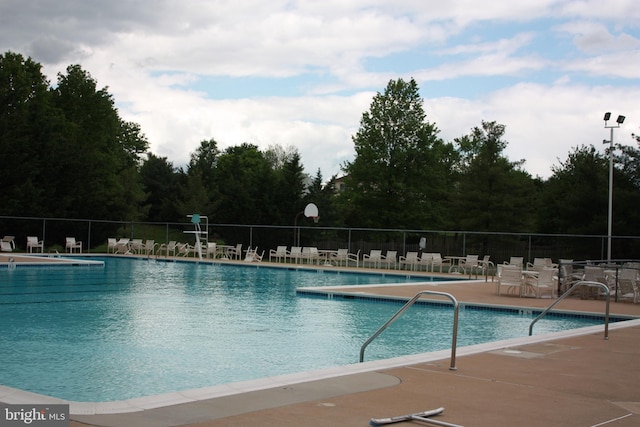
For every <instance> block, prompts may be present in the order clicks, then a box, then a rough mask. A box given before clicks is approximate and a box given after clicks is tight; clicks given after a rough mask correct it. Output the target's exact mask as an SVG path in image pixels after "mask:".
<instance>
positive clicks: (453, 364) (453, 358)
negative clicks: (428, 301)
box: [360, 291, 459, 371]
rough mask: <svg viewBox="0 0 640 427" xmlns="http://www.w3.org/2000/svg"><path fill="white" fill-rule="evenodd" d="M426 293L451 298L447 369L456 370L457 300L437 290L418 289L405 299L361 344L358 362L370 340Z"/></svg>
mask: <svg viewBox="0 0 640 427" xmlns="http://www.w3.org/2000/svg"><path fill="white" fill-rule="evenodd" d="M427 294H428V295H442V296H445V297H447V298H449V299H450V300H451V302H452V303H453V338H452V342H451V366H450V367H449V369H450V370H452V371H455V370H456V343H457V341H458V311H459V304H458V301H457V300H456V299H455V297H454V296H453V295H451V294H448V293H446V292H438V291H420V292H418V293H417V294H416V295H415V296H414V297H413V298H411V299H410V300H409V301H407V303H406V304H405V305H403V306H402V308H401V309H400V310H398V311H397V312H396V314H394V315H393V316H391V318H390V319H389V320H387V322H386V323H385V324H384V325H382V326H381V327H380V329H378V330H377V331H376V332H375V333H374V334H373V335H371V337H370V338H369V339H368V340H367V341H366V342H365V343H364V344H362V347H360V362H363V361H364V350H365V349H366V348H367V346H368V345H369V344H371V342H372V341H373V340H374V339H376V338H377V337H378V335H380V334H381V333H382V332H384V330H385V329H387V327H389V325H391V324H392V323H393V322H395V321H396V319H397V318H398V317H400V315H402V313H404V312H405V311H407V310H408V309H409V307H411V306H412V305H413V304H414V303H415V302H416V301H417V300H418V299H420V297H421V296H422V295H427Z"/></svg>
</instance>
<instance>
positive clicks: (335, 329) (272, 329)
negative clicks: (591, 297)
mask: <svg viewBox="0 0 640 427" xmlns="http://www.w3.org/2000/svg"><path fill="white" fill-rule="evenodd" d="M417 280H419V281H425V279H424V278H417V277H413V278H412V277H406V276H395V275H386V276H381V275H374V274H351V273H340V274H337V273H329V272H317V271H304V270H298V269H283V268H264V267H260V268H257V267H255V266H254V265H252V266H246V267H244V266H234V265H220V264H194V263H183V262H161V261H154V260H139V259H138V260H136V259H119V258H107V259H105V266H104V267H103V268H98V267H75V268H67V267H53V268H22V269H20V268H18V269H15V270H4V271H2V270H0V333H1V334H2V337H3V339H2V340H0V360H2V361H3V363H2V364H1V365H0V384H3V385H6V386H9V387H15V388H20V389H23V390H28V391H32V392H36V393H40V394H46V395H50V396H55V397H59V398H62V399H66V400H72V401H98V402H100V401H110V400H123V399H129V398H134V397H140V396H147V395H154V394H160V393H165V392H170V391H176V390H184V389H191V388H197V387H205V386H211V385H216V384H225V383H228V382H234V381H242V380H249V379H255V378H261V377H266V376H273V375H280V374H286V373H293V372H300V371H305V370H310V369H317V368H323V367H329V366H337V365H345V364H350V363H356V362H357V361H358V355H359V349H360V346H361V345H362V343H363V342H364V341H365V340H366V339H367V338H368V337H369V336H370V335H371V334H372V333H373V332H374V331H375V330H376V329H377V328H378V327H379V326H380V325H381V324H382V323H384V321H386V320H387V319H388V318H389V317H390V316H391V315H392V314H393V313H394V312H395V311H397V310H398V308H399V305H398V304H397V303H383V302H380V301H369V300H344V299H320V298H311V297H304V296H296V294H295V289H296V288H297V287H303V286H304V287H312V286H331V285H365V284H376V283H393V282H395V283H398V282H406V281H417ZM452 316H453V311H452V310H451V308H448V307H439V306H429V307H423V308H417V309H415V310H414V309H411V310H409V311H408V312H407V313H406V314H405V316H403V317H402V318H401V319H400V320H398V321H397V322H396V323H394V324H393V325H392V326H391V327H390V328H389V329H388V330H387V331H386V332H385V333H384V334H383V335H381V336H380V337H379V338H378V339H377V340H376V341H375V342H374V343H372V344H371V345H370V346H369V348H368V349H367V360H375V359H383V358H389V357H395V356H400V355H403V354H412V353H422V352H427V351H435V350H440V349H446V348H449V346H450V343H451V326H450V325H451V319H452ZM531 319H532V315H531V314H528V313H512V312H489V311H478V310H468V309H467V310H463V311H461V313H460V329H459V332H458V344H459V345H460V346H462V345H468V344H474V343H478V342H487V341H495V340H499V339H506V338H512V337H517V336H526V335H527V334H528V325H529V323H530V322H531ZM601 323H602V320H598V319H589V318H582V319H579V318H562V319H550V318H549V319H543V320H542V321H540V322H539V323H538V324H537V325H536V334H538V333H544V332H548V331H555V330H564V329H568V328H576V327H582V326H590V325H594V324H601ZM425 324H428V325H430V326H429V328H424V327H423V325H425ZM440 324H442V325H443V326H442V327H440V326H438V325H440ZM489 326H501V327H500V328H494V327H489Z"/></svg>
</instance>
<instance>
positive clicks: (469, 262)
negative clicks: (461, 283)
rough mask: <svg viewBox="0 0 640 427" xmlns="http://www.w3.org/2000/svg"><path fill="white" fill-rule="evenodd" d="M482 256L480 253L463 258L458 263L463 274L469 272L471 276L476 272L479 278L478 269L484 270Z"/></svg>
mask: <svg viewBox="0 0 640 427" xmlns="http://www.w3.org/2000/svg"><path fill="white" fill-rule="evenodd" d="M479 258H480V257H479V256H478V255H467V257H466V258H463V259H461V260H460V262H459V263H458V268H459V269H460V270H461V272H462V273H463V274H469V278H471V275H472V274H473V273H474V272H475V273H476V279H477V278H478V270H482V267H481V266H480V259H479Z"/></svg>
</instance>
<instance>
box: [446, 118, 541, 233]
mask: <svg viewBox="0 0 640 427" xmlns="http://www.w3.org/2000/svg"><path fill="white" fill-rule="evenodd" d="M504 133H505V126H504V125H500V124H497V123H496V122H484V121H483V122H482V127H475V128H473V129H472V131H471V133H470V134H469V135H465V136H463V137H461V138H457V139H456V140H455V143H456V145H457V147H458V152H459V153H460V161H459V164H458V167H457V168H456V171H457V173H458V180H457V184H456V186H455V187H454V190H453V192H452V196H453V197H452V198H451V199H450V200H451V207H452V217H453V218H454V219H455V222H456V223H455V224H454V225H453V226H454V227H455V228H456V229H460V230H473V231H514V232H531V231H533V224H534V222H533V218H534V215H533V214H532V212H533V210H534V209H535V206H536V193H537V192H536V187H535V185H534V180H533V179H532V178H531V176H530V175H529V174H528V173H527V172H525V171H524V170H522V165H523V163H524V161H523V160H520V161H516V162H512V161H510V160H509V159H508V158H507V157H506V156H505V155H504V154H503V152H504V150H505V148H506V147H507V142H506V141H504V140H503V137H504Z"/></svg>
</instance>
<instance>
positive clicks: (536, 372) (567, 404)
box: [0, 263, 640, 427]
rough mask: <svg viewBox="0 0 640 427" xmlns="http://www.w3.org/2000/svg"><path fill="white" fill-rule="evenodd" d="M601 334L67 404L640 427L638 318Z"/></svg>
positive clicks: (465, 285) (462, 296)
mask: <svg viewBox="0 0 640 427" xmlns="http://www.w3.org/2000/svg"><path fill="white" fill-rule="evenodd" d="M263 264H264V265H270V264H269V263H263ZM329 268H331V267H329ZM333 268H335V267H333ZM358 271H362V269H359V270H358ZM371 271H375V270H371ZM412 275H413V273H412ZM337 289H340V290H342V291H345V292H347V291H348V292H353V293H354V295H361V294H363V293H366V294H373V295H384V296H392V297H406V298H408V297H412V296H413V295H415V294H416V293H417V292H418V291H421V290H437V291H441V292H448V293H451V294H452V295H454V296H455V297H456V298H457V299H458V301H459V302H461V303H474V304H488V305H499V306H508V307H522V308H525V309H527V308H544V307H547V306H548V305H549V304H550V303H551V300H549V299H530V298H517V297H510V296H497V295H496V293H495V284H494V283H492V282H491V281H489V282H485V281H484V280H478V281H472V282H441V283H430V282H425V283H421V284H410V285H393V286H367V287H365V286H359V287H358V288H357V289H356V290H354V289H348V288H336V290H337ZM432 298H434V299H441V298H440V297H432ZM604 308H605V303H604V301H595V300H581V299H579V298H569V299H567V300H564V301H562V302H561V303H560V304H559V305H558V306H557V310H563V311H564V310H567V311H579V312H589V313H596V314H601V313H603V312H604ZM610 311H611V314H612V315H613V314H620V315H629V316H639V317H640V304H631V303H621V302H618V303H616V302H612V303H611V310H610ZM603 337H604V327H603V326H602V327H591V328H585V329H584V330H581V332H579V333H576V332H571V333H560V334H554V335H553V338H552V339H550V338H549V337H547V336H535V329H534V336H533V337H530V338H529V337H525V338H521V339H516V340H509V341H508V342H501V343H493V344H487V345H481V346H473V348H469V347H464V348H460V347H459V348H458V352H457V353H458V357H457V360H456V367H457V370H455V371H454V370H450V369H449V365H450V352H449V351H444V352H437V353H433V354H430V355H429V356H424V355H418V356H416V357H415V358H412V357H409V358H406V359H401V358H398V360H396V359H392V361H391V362H390V363H388V364H386V362H385V363H378V362H365V363H364V364H356V365H349V367H346V368H345V369H340V368H336V369H334V370H323V371H322V372H320V371H318V372H314V373H307V374H305V375H291V376H282V377H277V378H272V379H265V380H263V381H255V382H247V383H244V384H237V385H235V386H226V394H225V393H223V392H221V391H220V388H216V389H215V390H214V389H213V388H212V389H209V390H204V389H203V390H200V396H198V397H197V398H193V397H194V396H189V392H185V393H182V394H181V395H182V397H183V399H182V401H181V402H180V401H176V400H173V401H170V400H171V399H168V400H167V401H166V402H165V403H166V404H162V402H159V401H158V400H155V401H154V400H153V399H148V400H147V405H146V407H145V408H143V409H144V410H135V411H133V410H132V409H131V408H129V410H122V408H120V410H119V409H118V408H117V407H114V408H113V411H111V412H112V413H108V411H103V412H104V413H100V414H98V413H95V412H93V413H92V412H91V409H90V407H89V405H87V406H84V407H82V406H79V408H80V409H83V408H84V412H83V411H78V410H76V411H75V412H76V413H74V410H73V409H72V416H71V419H72V421H71V423H70V425H71V426H72V427H84V426H123V427H146V426H149V427H151V426H153V427H162V426H189V427H217V426H254V425H261V426H274V427H275V426H278V427H287V426H301V425H303V426H311V427H314V426H323V427H326V426H327V425H331V426H333V425H337V426H354V427H355V426H365V425H368V423H369V420H370V419H371V418H383V417H391V416H396V415H402V414H407V413H412V412H418V411H424V410H428V409H434V408H438V407H444V408H445V411H444V413H443V414H442V415H440V416H437V417H435V418H434V419H435V420H437V421H443V422H447V423H451V424H458V425H464V426H478V427H485V426H486V427H488V426H503V425H523V426H605V425H607V426H608V425H611V426H613V425H615V426H637V425H640V388H639V387H638V379H640V345H639V344H640V320H633V321H629V322H623V323H618V324H611V325H610V331H609V339H608V340H605V339H603ZM355 357H357V355H355ZM379 362H383V361H379ZM190 392H191V391H190ZM192 393H193V394H196V393H198V391H192ZM207 393H209V394H210V396H209V397H207V396H206V394H207ZM216 393H218V394H216ZM6 397H7V396H6V395H5V396H3V395H2V390H0V401H8V400H9V401H8V402H7V403H13V402H11V401H10V400H11V399H10V398H6ZM190 397H191V398H190ZM172 398H175V396H172ZM139 403H141V406H143V405H144V402H143V401H139ZM79 412H83V413H79ZM421 424H422V425H424V424H423V423H420V422H416V421H412V422H411V421H408V422H404V423H398V424H396V425H421Z"/></svg>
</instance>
